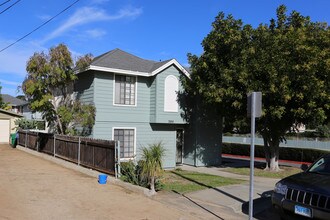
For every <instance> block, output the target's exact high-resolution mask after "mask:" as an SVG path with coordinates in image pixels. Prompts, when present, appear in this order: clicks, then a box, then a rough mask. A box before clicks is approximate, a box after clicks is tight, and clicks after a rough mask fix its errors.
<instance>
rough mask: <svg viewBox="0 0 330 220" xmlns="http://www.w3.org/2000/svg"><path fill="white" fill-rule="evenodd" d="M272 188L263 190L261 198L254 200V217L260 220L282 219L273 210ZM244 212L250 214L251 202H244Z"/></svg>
mask: <svg viewBox="0 0 330 220" xmlns="http://www.w3.org/2000/svg"><path fill="white" fill-rule="evenodd" d="M272 192H273V191H272V190H270V191H266V192H263V193H262V194H261V195H260V196H261V197H260V198H257V199H254V200H253V217H254V219H259V220H280V216H279V215H278V214H277V213H276V212H275V210H273V208H272V202H271V195H272ZM242 212H243V213H244V214H246V215H249V202H245V203H243V204H242Z"/></svg>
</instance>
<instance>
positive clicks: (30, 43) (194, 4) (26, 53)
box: [0, 0, 330, 96]
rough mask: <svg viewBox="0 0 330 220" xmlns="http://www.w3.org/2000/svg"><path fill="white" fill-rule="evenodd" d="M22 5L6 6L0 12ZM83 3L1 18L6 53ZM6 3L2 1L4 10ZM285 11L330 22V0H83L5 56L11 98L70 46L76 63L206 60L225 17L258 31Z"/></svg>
mask: <svg viewBox="0 0 330 220" xmlns="http://www.w3.org/2000/svg"><path fill="white" fill-rule="evenodd" d="M16 1H17V0H11V1H10V2H8V3H6V4H4V5H2V6H0V12H1V11H3V10H4V9H6V8H7V7H9V6H10V5H11V4H13V3H15V2H16ZM74 1H75V0H61V1H55V0H21V1H19V2H18V3H17V4H16V5H14V6H13V7H11V8H10V9H9V10H7V11H5V12H3V13H1V14H0V27H1V31H0V50H1V49H2V48H4V47H6V46H8V45H9V44H11V43H12V42H14V41H16V40H17V39H19V38H20V37H22V36H24V35H25V34H27V33H29V32H30V31H32V30H33V29H34V28H36V27H38V26H39V25H41V24H42V23H43V22H45V21H46V20H48V19H49V18H51V17H52V16H54V15H56V14H57V13H59V12H60V11H62V10H63V9H64V8H66V7H67V6H68V5H70V4H72V3H73V2H74ZM3 2H5V0H0V4H1V3H3ZM280 4H285V5H286V6H287V7H288V11H292V10H296V11H299V12H300V13H301V14H303V15H305V16H307V15H308V16H310V17H311V19H312V20H313V21H325V22H327V23H328V24H329V23H330V13H329V11H330V1H329V0H166V1H156V0H140V1H134V0H121V1H119V0H117V1H115V0H80V1H79V2H78V3H77V4H75V5H74V6H73V7H72V8H70V9H69V10H68V11H66V12H64V13H63V14H61V15H60V16H58V17H57V18H55V19H54V20H52V21H51V22H50V23H48V24H47V25H45V26H44V27H42V28H41V29H39V30H38V31H36V32H34V33H33V34H31V35H30V36H28V37H27V38H25V39H24V40H22V41H20V42H19V43H17V44H15V45H14V46H12V47H10V48H9V49H7V50H5V51H3V52H1V53H0V82H1V86H2V91H1V92H2V93H3V94H10V95H13V96H16V95H18V94H20V93H17V86H18V85H20V84H21V83H22V81H23V80H24V77H25V76H26V71H25V66H26V62H27V60H28V59H29V57H30V56H32V55H33V53H34V52H41V51H45V52H47V51H48V49H49V48H50V47H52V46H55V45H58V44H59V43H65V44H66V45H67V46H68V47H69V49H70V51H71V52H72V54H73V56H74V57H77V56H80V55H83V54H86V53H92V54H93V55H94V56H98V55H100V54H102V53H105V52H107V51H109V50H112V49H115V48H120V49H122V50H124V51H127V52H129V53H132V54H134V55H136V56H139V57H142V58H145V59H150V60H165V59H170V58H175V59H177V60H178V61H179V63H181V64H182V65H188V61H187V53H193V54H196V55H199V54H201V52H202V47H201V42H202V40H203V38H204V37H205V36H206V35H207V34H208V33H209V32H210V30H211V23H212V22H213V21H214V18H215V17H216V16H217V14H218V13H219V12H220V11H223V12H224V13H225V14H226V15H228V14H232V15H233V16H234V17H235V18H236V19H242V20H243V22H244V23H245V24H251V25H253V26H257V25H258V24H260V23H269V20H270V19H271V18H275V11H276V8H277V7H278V6H279V5H280Z"/></svg>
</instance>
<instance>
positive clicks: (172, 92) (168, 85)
mask: <svg viewBox="0 0 330 220" xmlns="http://www.w3.org/2000/svg"><path fill="white" fill-rule="evenodd" d="M164 90H165V91H164V93H165V97H164V111H165V112H178V108H179V105H178V101H177V92H178V90H179V81H178V79H177V78H176V77H175V76H173V75H169V76H167V77H166V79H165V89H164Z"/></svg>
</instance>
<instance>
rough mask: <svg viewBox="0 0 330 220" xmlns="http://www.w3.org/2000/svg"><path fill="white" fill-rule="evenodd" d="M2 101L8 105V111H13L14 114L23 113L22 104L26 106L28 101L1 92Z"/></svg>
mask: <svg viewBox="0 0 330 220" xmlns="http://www.w3.org/2000/svg"><path fill="white" fill-rule="evenodd" d="M1 96H2V102H3V103H5V104H7V105H8V107H9V109H8V110H9V111H12V112H15V113H16V114H23V108H24V106H27V104H28V102H27V101H24V100H21V99H18V98H15V97H13V96H11V95H8V94H1Z"/></svg>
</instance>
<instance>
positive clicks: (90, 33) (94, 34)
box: [86, 29, 107, 38]
mask: <svg viewBox="0 0 330 220" xmlns="http://www.w3.org/2000/svg"><path fill="white" fill-rule="evenodd" d="M106 33H107V32H106V31H105V30H101V29H91V30H87V31H86V35H87V36H89V37H92V38H100V37H103V36H104V35H106Z"/></svg>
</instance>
